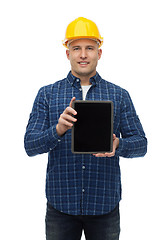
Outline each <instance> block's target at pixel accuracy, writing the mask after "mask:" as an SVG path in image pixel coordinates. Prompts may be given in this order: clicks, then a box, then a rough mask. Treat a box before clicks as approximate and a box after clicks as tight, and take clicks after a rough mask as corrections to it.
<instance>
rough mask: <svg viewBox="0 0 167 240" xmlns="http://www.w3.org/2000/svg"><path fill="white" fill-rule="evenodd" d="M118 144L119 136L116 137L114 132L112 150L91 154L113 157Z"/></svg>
mask: <svg viewBox="0 0 167 240" xmlns="http://www.w3.org/2000/svg"><path fill="white" fill-rule="evenodd" d="M118 146H119V138H117V137H116V135H115V134H113V151H112V152H110V153H96V154H93V155H94V156H95V157H114V156H115V151H116V149H117V148H118Z"/></svg>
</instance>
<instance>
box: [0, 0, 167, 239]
mask: <svg viewBox="0 0 167 240" xmlns="http://www.w3.org/2000/svg"><path fill="white" fill-rule="evenodd" d="M165 2H166V1H165V0H164V1H162V0H157V1H155V0H152V1H151V0H140V1H137V0H117V1H112V0H111V1H107V0H103V1H99V2H98V1H93V0H91V1H90V0H89V1H88V0H84V1H78V0H77V1H75V0H71V1H56V0H55V1H50V0H47V1H43V0H40V1H39V0H29V1H28V0H27V1H25V0H15V1H12V0H2V1H1V3H0V35H1V36H0V89H1V91H0V104H1V107H0V113H1V118H0V136H1V144H0V146H1V159H0V196H1V197H0V221H1V231H0V238H1V239H3V240H8V239H17V240H23V239H24V240H30V239H32V240H38V239H39V240H44V239H45V222H44V219H45V210H46V206H45V204H46V199H45V173H46V165H47V154H44V155H40V156H36V157H33V158H29V157H28V156H27V155H26V154H25V151H24V144H23V138H24V133H25V128H26V125H27V122H28V118H29V114H30V112H31V108H32V104H33V101H34V98H35V96H36V94H37V92H38V90H39V88H40V87H42V86H44V85H47V84H50V83H54V82H55V81H57V80H59V79H62V78H64V77H65V76H66V75H67V73H68V71H69V70H70V64H69V61H68V60H67V59H66V55H65V48H64V47H63V46H62V42H61V41H62V40H63V38H64V35H65V29H66V26H67V25H68V23H69V22H71V21H73V20H74V19H75V18H77V17H80V16H83V17H87V18H89V19H91V20H93V21H95V22H96V23H97V25H98V27H99V30H100V32H101V35H102V36H103V37H104V45H103V47H102V49H103V56H102V58H101V59H100V61H99V64H98V69H97V70H98V72H99V73H100V75H101V76H102V77H103V78H104V79H106V80H109V81H111V82H113V83H115V84H117V85H120V86H121V87H123V88H125V89H127V90H128V91H129V93H130V95H131V97H132V100H133V102H134V105H135V108H136V110H137V113H138V115H139V117H140V119H141V122H142V124H143V127H144V130H145V132H146V135H147V138H148V143H149V144H148V153H147V155H146V156H145V157H144V158H138V159H123V158H122V159H121V160H120V165H121V171H122V187H123V196H122V197H123V200H122V201H121V229H122V231H121V237H120V239H122V240H134V239H135V240H141V239H142V240H148V239H153V240H154V239H161V240H165V239H167V232H166V215H167V193H166V189H167V187H166V185H167V174H166V171H167V164H166V161H167V156H166V149H167V143H166V133H167V130H166V122H167V114H166V102H167V97H166V89H167V87H166V85H165V83H166V80H167V14H166V13H167V7H166V6H165ZM82 240H84V236H83V237H82Z"/></svg>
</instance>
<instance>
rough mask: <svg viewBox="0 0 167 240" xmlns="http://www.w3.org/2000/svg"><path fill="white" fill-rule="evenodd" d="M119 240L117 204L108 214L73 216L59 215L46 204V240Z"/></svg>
mask: <svg viewBox="0 0 167 240" xmlns="http://www.w3.org/2000/svg"><path fill="white" fill-rule="evenodd" d="M82 230H84V234H85V238H86V240H119V234H120V215H119V204H118V206H117V207H116V208H115V209H114V210H113V211H112V212H110V213H109V214H105V215H99V216H74V215H68V214H64V213H61V212H59V211H57V210H56V209H54V208H53V207H52V206H51V205H50V204H49V203H47V212H46V240H80V239H81V236H82Z"/></svg>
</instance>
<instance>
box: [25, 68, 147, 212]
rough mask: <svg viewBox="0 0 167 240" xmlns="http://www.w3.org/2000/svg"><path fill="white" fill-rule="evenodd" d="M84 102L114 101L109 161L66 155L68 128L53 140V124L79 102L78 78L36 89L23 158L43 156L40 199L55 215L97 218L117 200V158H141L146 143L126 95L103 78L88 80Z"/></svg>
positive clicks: (82, 155) (54, 126) (118, 177)
mask: <svg viewBox="0 0 167 240" xmlns="http://www.w3.org/2000/svg"><path fill="white" fill-rule="evenodd" d="M90 83H91V84H92V85H91V88H90V89H89V91H88V93H87V96H86V100H111V101H113V103H114V133H115V134H116V136H117V137H118V138H119V148H118V149H117V150H116V154H115V156H114V157H111V158H109V157H106V158H100V157H99V158H97V157H95V156H93V155H91V154H90V155H88V154H85V155H84V154H72V152H71V130H68V131H67V132H66V134H65V135H63V136H62V137H59V136H58V135H57V132H56V125H57V123H58V119H59V116H60V114H61V113H62V112H63V111H64V109H65V108H66V107H67V106H69V103H70V100H71V98H72V97H74V96H75V97H76V100H81V99H82V88H81V84H80V79H77V78H76V77H74V76H73V75H72V74H71V72H70V73H69V74H68V76H67V78H65V79H63V80H60V81H57V82H55V83H54V84H51V85H48V86H45V87H42V88H41V89H40V90H39V92H38V95H37V97H36V99H35V102H34V105H33V109H32V112H31V114H30V119H29V122H28V125H27V129H26V134H25V149H26V152H27V154H28V155H29V156H35V155H37V154H42V153H48V166H47V176H46V197H47V200H48V202H49V203H50V204H51V205H52V206H53V207H55V208H56V209H57V210H58V211H61V212H64V213H67V214H71V215H101V214H106V213H109V212H110V211H112V210H113V209H114V208H115V207H116V205H117V204H118V203H119V201H120V199H121V179H120V167H119V156H121V157H126V158H133V157H142V156H144V155H145V153H146V151H147V139H146V137H145V134H144V131H143V128H142V125H141V123H140V120H139V118H138V116H137V115H136V112H135V108H134V106H133V103H132V101H131V98H130V96H129V94H128V92H127V91H126V90H124V89H122V88H120V87H118V86H116V85H114V84H112V83H111V82H107V81H106V80H103V79H102V78H101V77H100V75H99V74H98V73H96V75H95V76H94V77H92V78H91V79H90Z"/></svg>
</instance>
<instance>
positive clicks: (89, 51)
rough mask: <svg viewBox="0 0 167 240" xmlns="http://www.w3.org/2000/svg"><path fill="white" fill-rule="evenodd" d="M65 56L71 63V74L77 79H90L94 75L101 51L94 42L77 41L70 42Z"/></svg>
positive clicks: (88, 40)
mask: <svg viewBox="0 0 167 240" xmlns="http://www.w3.org/2000/svg"><path fill="white" fill-rule="evenodd" d="M66 54H67V58H68V59H69V60H70V63H71V71H72V74H73V75H74V76H76V77H79V78H82V77H89V78H90V77H92V76H94V75H95V74H96V66H97V63H98V60H99V59H100V57H101V54H102V50H101V49H98V44H97V42H96V41H94V40H91V39H78V40H74V41H72V42H71V44H70V46H69V50H67V51H66Z"/></svg>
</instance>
